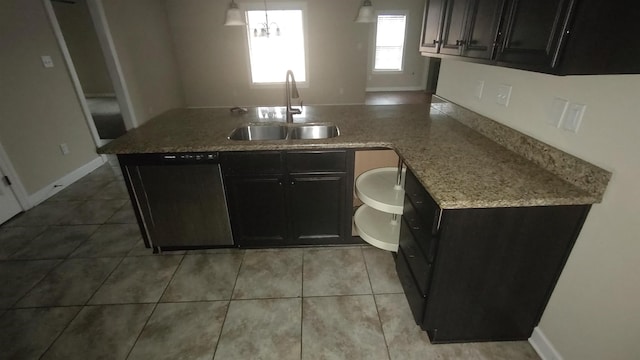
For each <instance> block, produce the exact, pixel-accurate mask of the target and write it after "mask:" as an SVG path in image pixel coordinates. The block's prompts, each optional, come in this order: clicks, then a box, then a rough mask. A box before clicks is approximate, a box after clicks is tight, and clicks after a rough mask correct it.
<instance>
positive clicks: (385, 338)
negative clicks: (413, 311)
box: [362, 251, 391, 359]
mask: <svg viewBox="0 0 640 360" xmlns="http://www.w3.org/2000/svg"><path fill="white" fill-rule="evenodd" d="M362 261H364V267H365V269H366V271H367V278H368V279H369V286H371V297H372V298H373V304H374V306H375V308H376V314H377V315H378V324H380V332H381V333H382V338H383V339H384V346H385V348H386V349H387V356H388V358H389V359H391V352H390V351H389V343H388V342H387V336H386V335H385V333H384V327H383V326H382V318H380V311H379V310H378V301H377V300H376V294H375V293H374V291H373V283H372V282H371V275H370V274H369V266H368V265H367V259H366V258H365V256H364V251H362Z"/></svg>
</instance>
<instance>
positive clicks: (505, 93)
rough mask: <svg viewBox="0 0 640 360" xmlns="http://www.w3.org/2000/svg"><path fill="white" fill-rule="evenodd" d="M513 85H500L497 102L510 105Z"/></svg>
mask: <svg viewBox="0 0 640 360" xmlns="http://www.w3.org/2000/svg"><path fill="white" fill-rule="evenodd" d="M511 88H512V87H511V85H500V86H498V95H496V104H498V105H502V106H505V107H507V106H509V100H510V99H511Z"/></svg>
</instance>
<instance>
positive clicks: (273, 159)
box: [221, 151, 283, 175]
mask: <svg viewBox="0 0 640 360" xmlns="http://www.w3.org/2000/svg"><path fill="white" fill-rule="evenodd" d="M221 159H222V168H223V172H224V175H260V174H282V173H283V168H282V153H281V152H280V151H264V152H254V151H251V152H225V153H222V154H221Z"/></svg>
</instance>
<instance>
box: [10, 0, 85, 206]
mask: <svg viewBox="0 0 640 360" xmlns="http://www.w3.org/2000/svg"><path fill="white" fill-rule="evenodd" d="M0 54H2V55H1V56H0V79H1V80H0V142H1V143H2V145H3V146H4V148H5V150H6V152H7V155H8V156H9V159H10V160H11V162H12V164H13V166H14V168H15V169H16V172H17V173H18V176H19V177H20V180H21V182H22V184H23V185H24V187H25V189H26V191H27V193H28V194H29V195H33V194H34V193H36V192H38V191H39V190H42V189H43V188H44V187H46V186H47V185H49V184H51V183H52V182H54V181H56V180H58V179H60V178H62V177H63V176H65V175H67V174H68V173H70V172H72V171H73V170H76V169H78V168H80V167H81V166H83V165H85V164H87V163H89V162H90V161H92V160H95V159H96V158H97V157H98V155H97V154H96V151H95V145H94V143H93V140H92V137H91V133H90V132H89V128H88V125H87V123H86V120H85V118H84V115H83V113H82V110H81V108H80V103H79V100H78V98H77V96H76V93H75V91H74V88H73V85H72V82H71V78H70V76H69V73H68V72H67V69H66V66H65V63H64V60H63V57H62V53H61V52H60V49H59V48H58V44H57V42H56V39H55V36H54V33H53V30H52V28H51V25H50V23H49V20H48V18H47V15H46V13H45V10H44V6H43V3H42V0H3V1H0ZM42 55H49V56H51V58H52V60H53V63H54V67H53V68H48V69H46V68H44V67H43V66H42V63H41V60H40V56H42ZM62 143H66V144H67V145H68V147H69V150H70V151H71V153H70V154H69V155H62V153H61V151H60V148H59V146H58V145H59V144H62Z"/></svg>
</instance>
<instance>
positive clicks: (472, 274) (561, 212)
mask: <svg viewBox="0 0 640 360" xmlns="http://www.w3.org/2000/svg"><path fill="white" fill-rule="evenodd" d="M588 210H589V206H586V205H582V206H552V207H528V208H499V209H464V210H446V211H444V213H443V218H442V226H441V240H440V242H439V245H438V254H437V257H436V260H435V263H434V269H433V274H432V282H431V291H430V293H429V302H428V304H427V310H426V312H425V318H424V323H425V329H426V330H427V332H428V333H429V335H430V337H431V340H432V342H451V341H456V342H460V341H476V340H516V339H527V338H529V336H530V335H531V332H532V330H533V328H534V327H535V326H536V325H537V323H538V321H539V319H540V316H541V314H542V311H543V310H544V307H545V306H546V303H547V301H548V299H549V296H550V294H551V291H552V290H553V287H554V286H555V283H556V281H557V279H558V277H559V274H560V272H561V271H562V268H563V266H564V264H565V262H566V259H567V257H568V255H569V253H570V251H571V248H572V246H573V244H574V242H575V239H576V237H577V235H578V233H579V231H580V228H581V226H582V224H583V222H584V219H585V217H586V214H587V212H588Z"/></svg>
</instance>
